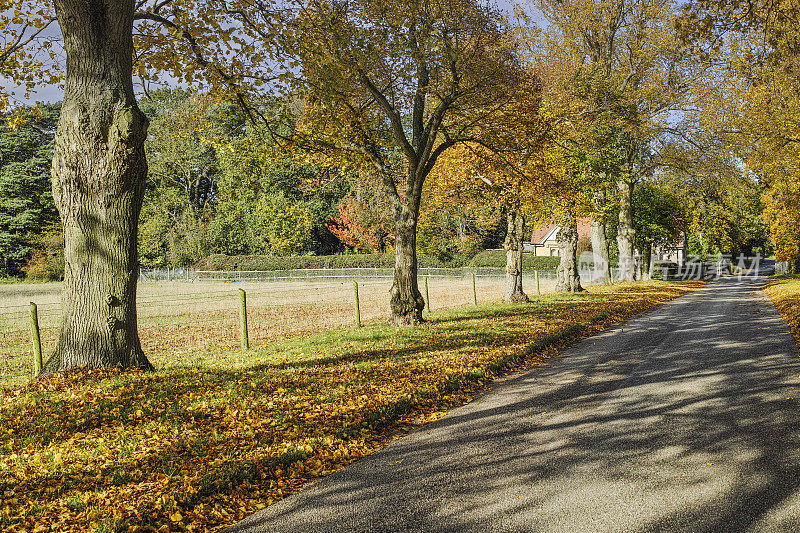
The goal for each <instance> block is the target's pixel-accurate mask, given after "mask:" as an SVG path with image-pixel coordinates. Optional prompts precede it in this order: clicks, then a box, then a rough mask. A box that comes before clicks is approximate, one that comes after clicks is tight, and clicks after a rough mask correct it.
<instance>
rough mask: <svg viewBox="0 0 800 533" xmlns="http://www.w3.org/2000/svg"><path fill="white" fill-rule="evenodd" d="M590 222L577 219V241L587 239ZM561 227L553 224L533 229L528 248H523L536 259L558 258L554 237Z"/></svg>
mask: <svg viewBox="0 0 800 533" xmlns="http://www.w3.org/2000/svg"><path fill="white" fill-rule="evenodd" d="M591 226H592V221H591V220H590V219H588V218H579V219H578V240H581V239H589V238H590V237H589V231H590V228H591ZM560 229H561V226H560V225H558V224H555V223H545V224H544V225H542V226H538V227H536V228H534V230H533V235H531V243H530V246H528V245H526V246H525V251H526V252H532V253H533V255H534V256H536V257H543V256H549V257H558V255H559V246H558V240H556V237H557V235H558V231H559V230H560Z"/></svg>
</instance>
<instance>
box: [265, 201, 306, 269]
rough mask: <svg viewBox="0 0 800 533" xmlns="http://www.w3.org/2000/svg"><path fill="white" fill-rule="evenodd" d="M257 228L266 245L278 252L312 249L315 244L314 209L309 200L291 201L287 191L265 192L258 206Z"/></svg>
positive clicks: (287, 252)
mask: <svg viewBox="0 0 800 533" xmlns="http://www.w3.org/2000/svg"><path fill="white" fill-rule="evenodd" d="M255 215H256V218H257V225H256V227H255V230H256V232H257V234H258V236H259V237H260V238H261V239H264V240H265V241H266V242H265V245H266V246H265V249H266V248H268V249H269V250H271V251H272V252H273V253H277V254H292V253H295V254H296V253H301V252H305V251H308V250H309V248H310V246H311V226H312V224H313V220H312V215H311V210H310V209H309V208H308V207H306V205H305V202H295V203H293V202H291V201H290V200H289V199H288V198H286V196H285V195H284V193H283V192H277V193H272V194H266V195H262V196H261V198H260V199H259V200H258V203H257V204H256V208H255Z"/></svg>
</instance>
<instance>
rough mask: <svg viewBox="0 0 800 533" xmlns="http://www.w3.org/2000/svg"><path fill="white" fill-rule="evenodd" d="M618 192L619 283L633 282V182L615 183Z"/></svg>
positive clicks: (634, 232) (634, 233)
mask: <svg viewBox="0 0 800 533" xmlns="http://www.w3.org/2000/svg"><path fill="white" fill-rule="evenodd" d="M617 189H618V190H619V219H618V225H619V229H618V232H617V247H618V248H619V281H634V276H635V272H636V270H635V265H634V259H635V258H634V249H633V247H634V244H633V243H634V238H635V236H636V231H635V230H634V228H633V203H632V201H633V182H632V181H630V180H620V181H619V182H617Z"/></svg>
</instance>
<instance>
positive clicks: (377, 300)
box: [0, 277, 554, 385]
mask: <svg viewBox="0 0 800 533" xmlns="http://www.w3.org/2000/svg"><path fill="white" fill-rule="evenodd" d="M503 283H504V282H503V280H502V279H496V278H478V281H477V283H476V289H477V294H478V301H479V302H482V303H485V302H490V301H494V300H498V299H500V298H502V295H503ZM540 285H541V290H542V292H552V289H553V287H554V283H553V282H552V281H548V280H544V279H543V280H542V281H541V283H540ZM240 287H241V288H243V289H245V291H247V302H248V326H249V330H250V342H251V346H253V347H259V346H264V345H266V344H267V343H270V342H273V341H275V340H277V339H284V338H288V337H295V336H307V335H311V334H314V333H316V332H319V331H321V330H325V329H330V328H337V327H343V326H349V325H352V324H354V322H355V318H354V315H355V314H354V293H353V285H352V280H344V281H331V280H323V281H295V282H247V283H239V284H235V283H230V282H202V283H192V282H181V281H173V282H168V281H157V282H148V283H141V284H140V285H139V290H138V297H137V307H138V315H139V334H140V337H141V340H142V346H143V348H144V350H145V353H147V355H148V357H150V359H151V361H152V362H153V364H155V365H156V366H158V367H160V368H163V367H171V366H175V365H183V366H185V365H203V364H204V362H205V361H206V359H207V358H208V356H209V354H213V353H214V352H215V351H218V350H220V349H233V348H235V347H236V346H238V345H239V293H238V290H239V288H240ZM390 287H391V280H388V279H369V278H367V279H362V280H359V299H360V302H361V317H362V321H363V322H365V323H370V322H374V321H382V320H386V318H387V317H388V314H389V288H390ZM421 288H422V290H423V291H424V284H422V285H421ZM428 288H429V293H430V299H431V305H432V309H433V310H440V309H451V308H454V307H459V306H463V305H471V304H472V301H473V300H472V278H471V277H469V278H431V279H429V283H428ZM532 289H533V294H535V293H536V287H535V286H533V285H532ZM60 300H61V285H60V284H58V283H46V284H19V285H0V385H2V384H4V383H5V384H14V383H21V382H24V381H25V380H27V379H29V378H30V376H31V371H32V357H31V341H30V339H31V334H30V314H29V302H36V304H37V305H38V307H39V321H40V325H41V331H42V342H43V348H44V350H45V352H47V351H48V350H51V349H52V348H53V347H54V346H55V341H56V337H57V330H58V324H59V322H60V318H61V314H60V313H61V305H60Z"/></svg>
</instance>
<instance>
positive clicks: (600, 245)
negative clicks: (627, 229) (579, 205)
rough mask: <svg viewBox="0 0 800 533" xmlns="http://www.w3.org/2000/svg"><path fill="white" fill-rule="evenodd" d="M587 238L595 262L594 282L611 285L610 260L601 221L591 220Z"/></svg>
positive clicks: (604, 228)
mask: <svg viewBox="0 0 800 533" xmlns="http://www.w3.org/2000/svg"><path fill="white" fill-rule="evenodd" d="M589 238H590V239H591V241H592V253H593V255H594V260H595V264H594V275H595V281H596V282H597V283H601V284H604V285H608V284H610V283H611V259H610V257H609V253H608V236H607V235H606V226H605V224H603V221H602V220H592V225H591V228H590V229H589Z"/></svg>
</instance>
